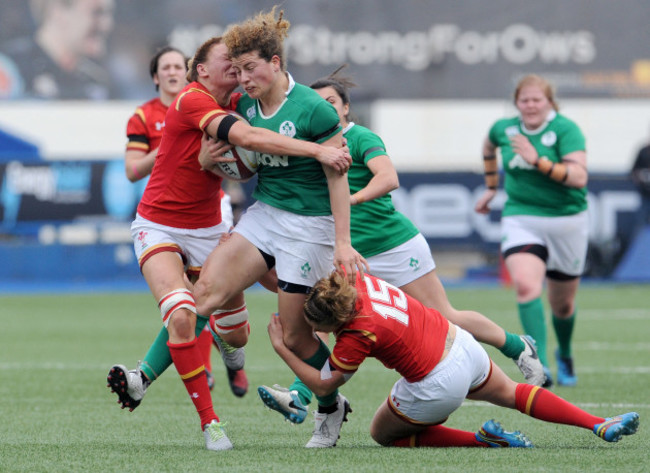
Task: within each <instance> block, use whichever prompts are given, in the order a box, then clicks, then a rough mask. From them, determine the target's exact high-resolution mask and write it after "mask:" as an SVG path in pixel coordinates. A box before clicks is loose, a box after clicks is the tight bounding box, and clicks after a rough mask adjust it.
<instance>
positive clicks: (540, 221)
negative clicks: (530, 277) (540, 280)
mask: <svg viewBox="0 0 650 473" xmlns="http://www.w3.org/2000/svg"><path fill="white" fill-rule="evenodd" d="M501 233H502V238H501V252H502V253H505V252H506V251H507V250H509V249H510V248H515V247H517V246H522V245H530V244H537V245H541V246H543V247H545V248H546V249H547V250H548V261H547V262H546V269H547V271H559V272H561V273H564V274H567V275H569V276H580V275H582V272H583V271H584V269H585V261H586V259H587V247H588V245H589V228H588V215H587V211H584V212H580V213H578V214H575V215H567V216H565V217H535V216H532V215H513V216H510V217H503V218H502V220H501Z"/></svg>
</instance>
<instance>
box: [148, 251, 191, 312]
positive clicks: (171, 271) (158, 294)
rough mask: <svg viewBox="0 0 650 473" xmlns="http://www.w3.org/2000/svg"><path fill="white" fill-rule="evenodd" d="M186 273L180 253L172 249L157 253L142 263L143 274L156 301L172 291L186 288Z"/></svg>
mask: <svg viewBox="0 0 650 473" xmlns="http://www.w3.org/2000/svg"><path fill="white" fill-rule="evenodd" d="M184 274H185V273H184V268H183V261H182V260H181V257H180V255H179V254H178V253H176V252H172V251H163V252H160V253H156V254H155V255H152V256H151V257H150V258H148V259H147V260H146V261H145V262H144V263H143V265H142V275H143V276H144V278H145V280H146V281H147V284H148V285H149V289H150V290H151V293H152V294H153V296H154V298H155V299H156V301H159V300H160V299H161V298H162V297H163V296H164V295H166V294H168V293H170V292H171V291H174V290H177V289H182V288H185V287H186V281H185V278H184Z"/></svg>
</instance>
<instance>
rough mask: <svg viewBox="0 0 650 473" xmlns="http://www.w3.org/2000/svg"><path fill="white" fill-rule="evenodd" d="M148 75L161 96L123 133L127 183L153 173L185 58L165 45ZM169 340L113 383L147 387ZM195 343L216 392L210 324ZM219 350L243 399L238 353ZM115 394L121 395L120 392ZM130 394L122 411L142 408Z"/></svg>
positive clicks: (117, 369) (117, 373)
mask: <svg viewBox="0 0 650 473" xmlns="http://www.w3.org/2000/svg"><path fill="white" fill-rule="evenodd" d="M149 73H150V75H151V79H152V81H153V83H154V84H155V86H156V91H157V92H158V94H159V95H158V97H156V98H153V99H151V100H149V101H148V102H146V103H144V104H143V105H141V106H140V107H138V108H137V109H136V111H135V113H134V114H133V116H131V118H130V119H129V121H128V124H127V128H126V134H127V137H128V143H127V147H126V153H125V157H124V164H125V171H126V176H127V177H128V178H129V180H130V181H131V182H137V181H139V180H141V179H143V178H145V177H147V176H149V174H151V170H152V169H153V165H154V163H155V161H156V155H157V153H158V146H159V145H160V141H161V139H162V135H163V130H164V129H165V115H166V114H167V109H168V108H169V105H171V103H172V102H173V100H174V99H175V98H176V96H177V95H178V93H179V92H180V91H181V90H182V89H183V87H185V85H186V84H187V81H186V77H185V76H186V74H187V59H186V58H185V56H184V54H183V53H182V52H181V51H180V50H179V49H176V48H174V47H171V46H166V47H164V48H161V49H160V50H159V51H158V52H157V53H156V54H155V55H154V56H153V57H152V58H151V62H150V63H149ZM220 196H221V219H222V221H223V222H224V223H225V224H226V226H227V227H228V228H230V227H232V225H233V211H232V207H231V205H230V196H228V195H227V194H226V193H225V192H224V191H223V189H222V190H221V191H220ZM168 340H169V336H168V334H167V330H166V329H165V328H164V327H163V328H162V329H161V331H160V332H159V334H158V337H157V338H156V340H155V341H154V342H153V344H152V346H151V348H150V350H149V351H148V352H147V354H146V355H145V357H144V359H143V360H142V362H141V363H140V364H139V365H138V367H137V368H136V369H135V370H130V372H127V371H128V370H127V369H126V368H125V367H124V366H123V365H115V366H113V367H112V368H111V373H110V376H111V380H112V383H113V384H115V383H121V382H122V381H125V382H126V381H128V378H132V381H131V382H130V383H129V384H132V385H133V387H134V388H136V386H137V387H139V386H140V383H139V382H138V381H139V380H138V378H141V380H142V383H143V385H149V384H151V383H152V382H153V381H155V380H156V379H157V377H158V376H159V375H160V374H162V372H163V371H164V370H165V369H166V367H167V366H169V365H170V364H171V358H170V356H169V350H168V349H167V341H168ZM214 342H215V344H217V348H219V347H218V343H220V340H219V339H218V338H217V339H216V340H215V341H214ZM198 343H199V346H200V350H201V353H202V354H203V358H204V361H205V368H206V376H207V379H208V386H209V387H210V389H212V388H213V387H214V378H213V377H212V364H211V359H210V354H211V347H212V344H213V337H212V334H211V332H210V327H209V325H208V324H206V325H205V327H204V328H203V331H202V332H201V334H200V336H199V342H198ZM222 346H223V344H222ZM219 350H220V352H221V356H222V358H223V361H224V364H225V365H226V373H227V376H228V382H229V385H230V389H231V391H232V392H233V394H235V395H236V396H238V397H242V396H244V395H245V394H246V392H247V391H248V378H247V377H246V372H245V371H244V369H243V368H240V366H241V363H242V361H243V357H242V354H241V353H239V352H236V351H234V350H232V349H230V348H229V347H228V346H223V349H221V348H219ZM109 385H110V382H109ZM136 390H137V389H136ZM137 391H139V390H137ZM117 392H118V393H121V390H119V389H118V390H117ZM134 395H135V397H136V398H137V399H134V398H132V397H131V396H129V395H128V392H124V393H122V395H120V396H119V402H121V403H122V408H129V409H130V410H133V409H135V408H136V407H137V406H138V405H139V404H140V401H141V396H140V395H139V393H138V394H136V393H134Z"/></svg>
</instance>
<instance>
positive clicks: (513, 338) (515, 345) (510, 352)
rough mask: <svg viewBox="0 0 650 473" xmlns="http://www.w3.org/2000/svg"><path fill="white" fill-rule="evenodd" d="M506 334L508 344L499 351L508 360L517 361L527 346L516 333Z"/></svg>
mask: <svg viewBox="0 0 650 473" xmlns="http://www.w3.org/2000/svg"><path fill="white" fill-rule="evenodd" d="M505 332H506V343H504V344H503V346H502V347H501V348H499V350H500V351H501V353H503V354H504V355H505V356H507V357H508V358H512V359H513V360H516V359H517V358H519V355H521V353H522V352H523V351H524V350H525V349H526V344H525V343H524V341H523V340H522V339H521V337H520V336H519V335H515V334H514V333H510V332H508V331H505Z"/></svg>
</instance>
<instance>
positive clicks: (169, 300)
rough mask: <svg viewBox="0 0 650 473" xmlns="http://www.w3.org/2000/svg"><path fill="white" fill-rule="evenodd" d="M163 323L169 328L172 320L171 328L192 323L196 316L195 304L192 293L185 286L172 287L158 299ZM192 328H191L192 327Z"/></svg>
mask: <svg viewBox="0 0 650 473" xmlns="http://www.w3.org/2000/svg"><path fill="white" fill-rule="evenodd" d="M158 308H159V309H160V316H161V317H162V322H163V325H164V326H165V327H166V328H167V329H168V330H169V324H170V323H172V322H171V321H172V320H173V321H174V322H173V329H174V330H176V329H179V330H181V329H182V328H183V327H185V326H186V325H187V324H190V325H191V324H193V323H194V320H195V318H196V304H195V302H194V297H193V296H192V293H191V292H190V291H189V290H188V289H185V288H181V289H174V290H173V291H171V292H169V293H167V294H165V295H164V296H163V297H161V298H160V300H159V301H158ZM192 330H193V328H192Z"/></svg>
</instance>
